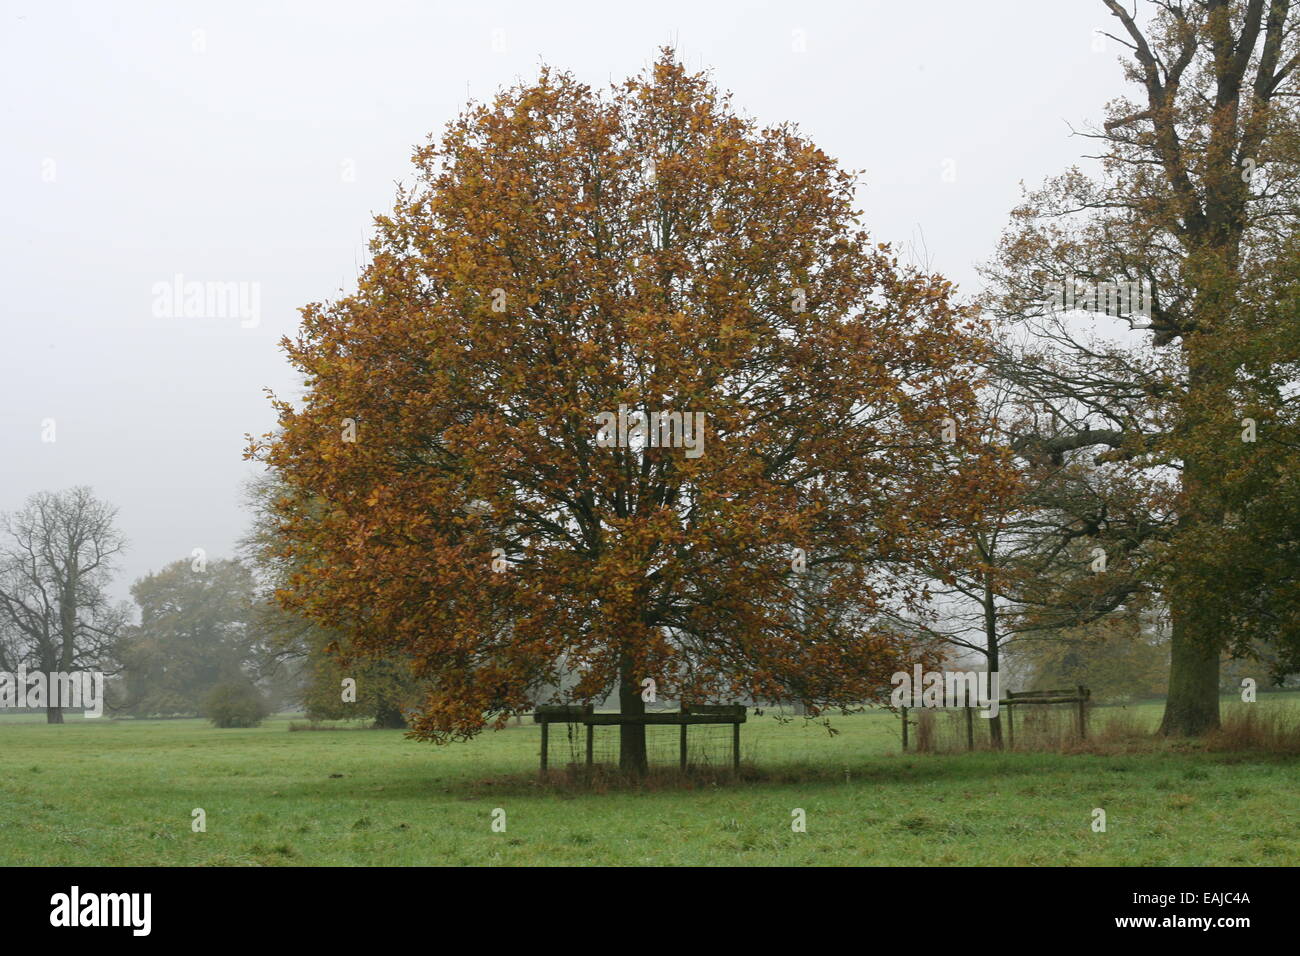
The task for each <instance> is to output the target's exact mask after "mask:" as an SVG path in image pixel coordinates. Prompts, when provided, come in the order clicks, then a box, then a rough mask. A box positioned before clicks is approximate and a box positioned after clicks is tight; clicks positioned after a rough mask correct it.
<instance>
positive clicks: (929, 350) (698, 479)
mask: <svg viewBox="0 0 1300 956" xmlns="http://www.w3.org/2000/svg"><path fill="white" fill-rule="evenodd" d="M414 162H415V167H416V175H415V182H414V185H412V186H410V187H408V188H403V189H402V190H401V191H400V192H399V195H398V199H397V203H396V208H395V209H394V210H393V212H392V214H391V215H388V216H384V217H379V218H378V219H377V224H378V232H379V235H378V239H377V240H376V241H375V243H374V244H373V245H372V253H373V262H372V263H371V264H370V265H369V266H368V268H367V269H366V270H365V272H364V274H363V276H362V277H361V280H360V284H359V288H358V290H357V292H356V293H355V294H354V295H351V296H348V297H346V298H343V299H341V300H340V301H338V302H335V303H332V304H320V305H312V306H309V307H307V308H305V309H304V310H303V322H302V328H301V332H300V334H299V335H298V337H297V338H296V339H294V340H292V341H286V342H285V348H286V350H287V352H288V355H289V357H290V359H291V360H292V362H293V364H294V365H295V366H296V367H297V368H298V369H299V370H301V372H302V374H303V375H304V376H305V379H306V383H307V390H306V395H305V398H304V400H303V401H302V402H301V403H297V404H293V403H289V402H283V401H281V402H278V403H277V405H278V410H279V428H278V430H277V431H276V432H275V433H273V434H271V435H268V436H265V438H264V439H263V440H262V441H260V442H255V443H254V447H253V453H254V454H256V455H258V456H260V457H262V458H263V459H264V460H265V461H266V462H267V463H268V464H269V465H270V466H271V467H272V468H274V469H275V470H276V472H277V473H278V475H279V477H280V479H281V480H282V481H283V482H285V483H286V485H287V487H288V488H289V493H287V494H285V495H283V496H282V497H280V498H279V499H278V507H279V511H280V527H281V533H282V536H283V548H284V554H285V555H286V556H287V560H290V561H292V562H295V563H296V564H297V565H298V570H297V571H296V573H295V574H294V576H293V579H292V581H291V582H290V583H289V584H288V585H287V586H286V587H285V588H283V589H282V590H281V597H282V599H283V601H284V602H285V603H286V605H287V606H289V607H290V608H291V609H293V610H294V611H295V612H296V613H300V614H305V615H307V616H309V617H311V618H313V619H315V620H318V621H320V622H322V623H323V624H325V625H327V626H330V627H336V628H339V629H341V630H344V631H346V632H347V633H348V634H350V635H352V636H353V641H354V643H355V644H356V645H358V646H359V647H363V648H364V647H370V648H371V649H373V650H377V651H379V652H383V653H389V654H391V655H392V656H393V657H394V658H398V657H404V658H409V659H410V660H412V661H414V667H415V671H416V674H417V676H418V677H419V678H421V679H425V680H428V681H429V682H430V685H431V686H432V687H433V690H432V691H431V692H430V693H429V694H428V696H427V699H426V700H425V701H424V703H423V706H422V708H421V712H420V713H419V714H418V715H417V717H416V719H415V721H414V722H413V725H412V733H413V734H414V735H415V736H418V737H423V738H430V739H435V740H439V741H442V740H449V739H456V738H465V737H469V736H471V735H473V734H475V733H477V732H478V731H479V730H480V729H482V728H483V727H484V726H485V725H487V723H489V722H490V721H495V723H496V725H498V726H500V725H502V724H504V722H505V720H506V719H507V717H508V716H509V715H511V714H513V713H518V712H521V711H524V710H527V709H531V708H532V706H533V705H534V704H535V702H536V695H537V693H538V691H539V689H540V688H544V687H549V688H552V690H553V694H554V695H559V694H561V693H562V694H563V698H564V699H567V700H576V701H586V700H600V699H603V698H604V696H605V695H606V694H607V693H611V692H617V694H618V698H619V702H620V706H621V709H622V711H623V712H624V713H629V714H638V713H641V712H643V710H644V703H643V701H642V697H641V692H642V682H643V680H644V679H646V678H651V679H653V680H655V681H656V684H657V693H658V695H659V696H660V697H663V698H668V699H680V700H684V701H697V702H701V701H709V700H719V699H721V700H731V699H736V698H742V697H749V698H754V699H768V700H772V699H776V700H780V699H792V698H793V699H796V700H799V701H801V702H804V703H805V704H806V705H807V706H808V707H810V708H812V709H814V710H818V709H824V708H828V707H837V706H849V705H853V704H856V703H858V702H861V701H863V700H866V699H869V698H872V697H875V696H877V695H878V694H879V693H880V692H881V690H882V688H887V687H888V685H889V676H890V674H891V673H892V672H894V671H895V670H897V669H900V668H902V667H907V666H910V664H911V662H912V661H914V660H917V659H918V657H917V655H918V654H919V653H920V651H919V650H918V649H917V648H916V647H914V646H912V645H911V644H909V643H908V642H907V640H906V639H905V638H903V637H901V636H900V635H898V634H896V633H892V632H890V631H889V630H887V629H884V628H879V627H877V626H876V621H877V619H878V612H879V611H880V610H881V609H882V608H884V607H885V606H886V605H888V604H898V603H906V602H918V601H921V600H923V599H924V593H923V591H924V588H923V585H922V584H919V583H916V582H917V578H916V575H915V574H914V572H915V570H916V569H917V568H920V567H925V568H934V567H943V566H944V564H945V562H946V561H948V560H950V559H951V557H952V555H953V554H955V553H958V552H959V550H960V549H959V548H957V547H956V545H955V542H954V541H953V539H952V537H951V535H950V531H951V529H952V528H953V527H954V526H956V525H958V524H960V523H961V522H962V521H963V519H965V520H969V519H970V516H971V513H972V512H973V511H977V510H978V509H979V508H980V507H981V503H982V502H983V501H985V500H986V499H987V497H988V496H990V495H995V494H997V493H998V490H999V487H1000V482H1001V480H1002V472H1001V470H1000V466H999V465H998V464H997V460H996V457H995V456H994V455H993V453H992V452H991V451H989V450H988V449H987V448H986V447H985V446H984V445H983V444H982V443H980V442H979V441H978V440H977V439H975V438H973V437H970V436H968V433H967V432H966V430H964V429H963V428H961V427H960V423H961V422H962V421H964V420H968V419H969V418H970V417H971V416H972V415H973V414H974V412H975V391H974V389H975V385H976V376H975V375H974V372H973V366H974V363H975V362H976V361H977V360H978V359H979V358H980V355H981V350H982V343H981V340H980V338H979V337H978V335H977V329H976V327H975V325H974V323H973V321H972V317H971V315H970V313H969V312H966V311H963V310H962V309H960V308H958V307H956V306H955V305H954V304H953V303H952V302H951V301H950V294H951V288H950V286H949V284H948V283H947V282H945V281H944V280H943V279H942V278H940V277H938V276H934V275H926V274H920V273H918V272H915V271H911V270H905V269H902V268H900V267H899V265H898V263H897V262H896V260H895V259H894V258H893V257H892V256H891V254H890V252H889V250H888V248H886V247H884V246H877V245H873V244H871V242H870V241H869V239H868V237H867V235H866V234H865V233H864V232H863V230H862V228H861V226H860V223H859V219H858V213H857V212H856V211H855V209H854V198H853V197H854V188H855V179H854V177H853V175H851V174H850V173H848V172H846V171H844V170H842V169H840V168H839V167H838V166H837V165H836V163H835V162H834V161H833V160H832V159H831V158H830V157H828V156H827V155H826V154H825V153H823V152H822V151H821V150H819V149H818V148H817V147H816V146H814V145H813V144H812V143H811V142H809V141H808V140H807V139H806V138H804V137H803V136H802V135H800V133H799V132H798V130H797V129H796V128H794V127H791V126H788V125H782V126H777V127H773V128H760V127H759V126H758V125H757V124H756V123H755V122H753V121H751V120H749V119H747V118H744V117H742V116H739V115H737V114H736V112H735V111H734V110H733V109H732V108H731V106H730V103H729V98H728V97H727V96H724V95H721V94H719V93H718V92H717V91H716V90H715V89H714V87H713V86H712V85H711V84H710V82H709V80H708V78H707V77H706V76H704V75H699V74H695V75H693V74H690V73H688V72H687V71H685V70H684V69H683V68H682V66H681V65H679V64H678V63H677V62H676V61H675V59H674V58H673V56H672V55H671V54H670V53H668V52H665V54H664V55H663V57H662V58H661V59H659V60H658V61H657V62H656V63H655V64H654V65H653V66H652V67H651V68H650V69H649V70H648V71H647V72H646V73H644V74H643V75H641V76H639V77H636V78H634V79H631V80H628V81H627V82H625V83H623V84H622V85H620V86H616V87H614V88H612V89H610V90H609V91H607V92H604V93H598V92H596V91H593V90H592V89H591V88H589V87H587V86H585V85H583V84H581V83H579V82H577V81H576V80H575V79H574V78H573V77H571V76H569V75H566V74H562V73H556V72H553V71H551V70H549V69H544V70H542V72H541V74H540V77H539V78H538V79H537V81H536V82H534V83H532V84H529V85H521V86H518V87H515V88H512V89H510V90H508V91H505V92H502V93H501V94H500V95H498V96H497V97H496V99H495V101H494V102H493V103H491V104H490V105H473V106H471V107H470V108H468V110H467V111H466V112H465V113H463V114H462V115H461V116H460V117H459V118H457V119H456V120H455V121H453V122H451V123H450V124H449V125H448V127H447V128H446V131H445V134H444V135H443V136H442V137H441V140H440V141H438V142H432V141H431V142H430V144H429V145H427V146H425V147H423V148H421V149H419V150H418V151H417V152H416V153H415V156H414ZM620 410H622V411H623V412H625V413H626V415H635V413H650V412H660V411H663V412H674V413H680V414H681V415H682V416H683V417H684V419H685V428H686V432H685V433H683V432H682V431H681V430H674V429H675V428H676V426H675V425H667V426H663V431H661V432H656V433H655V437H662V438H664V440H663V441H662V442H659V441H650V440H647V439H646V437H645V435H644V434H642V432H643V431H644V429H638V428H636V427H635V419H633V421H632V422H631V423H629V424H630V427H629V428H628V429H627V430H626V432H623V431H622V430H620V429H619V428H617V427H615V428H612V429H610V428H607V427H605V426H608V425H609V423H610V422H611V420H612V418H611V416H612V417H614V418H616V417H617V416H618V414H619V412H620ZM945 421H948V422H949V424H952V423H955V424H956V427H955V428H947V429H945ZM643 424H644V423H643ZM661 424H662V423H661ZM602 428H604V430H602ZM946 442H948V443H956V444H957V445H959V446H967V447H966V448H965V453H964V454H962V455H960V456H956V458H957V459H959V460H960V465H959V466H954V465H953V464H952V462H953V461H954V456H953V455H951V454H950V452H951V451H952V449H951V448H950V447H947V446H946V444H945V443H946ZM303 502H310V503H311V504H310V506H306V505H304V504H302V503H303ZM814 572H815V573H816V574H817V587H816V588H808V587H804V586H802V582H804V580H805V578H804V577H803V575H807V574H809V573H814ZM810 594H811V595H815V599H804V597H806V596H807V595H810ZM801 596H803V597H801ZM556 688H563V691H559V690H555V689H556ZM621 763H622V764H623V766H625V767H627V768H630V769H634V770H635V769H639V768H642V767H644V764H645V737H644V728H643V727H627V728H624V729H623V730H622V736H621Z"/></svg>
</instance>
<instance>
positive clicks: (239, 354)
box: [0, 0, 1121, 597]
mask: <svg viewBox="0 0 1300 956" xmlns="http://www.w3.org/2000/svg"><path fill="white" fill-rule="evenodd" d="M0 9H2V10H3V15H2V16H0V78H2V79H0V83H2V86H0V88H2V89H3V97H2V103H0V108H2V110H3V112H2V113H0V117H2V118H0V202H2V208H3V219H4V228H3V230H2V231H0V279H2V280H3V289H2V291H0V302H3V306H2V307H3V338H2V339H0V342H2V344H0V449H2V451H0V510H5V511H9V510H13V509H15V508H18V507H20V506H21V505H22V503H23V499H24V498H25V497H26V496H27V495H29V494H31V493H33V492H36V491H38V490H42V489H50V490H54V489H60V488H65V487H68V486H71V485H75V484H88V485H90V486H92V487H93V488H94V490H95V492H96V494H97V495H98V496H99V497H101V498H105V499H107V500H108V501H110V502H112V503H114V504H115V505H117V506H118V507H119V509H120V513H119V521H118V523H119V527H120V528H121V530H122V531H123V532H124V533H125V534H126V536H127V538H128V539H129V542H130V548H129V551H128V552H127V554H126V555H125V557H124V558H123V560H122V561H121V562H120V569H121V570H120V572H119V575H118V578H117V581H116V583H115V586H114V589H113V590H114V594H115V596H119V597H125V596H127V591H128V588H129V585H130V583H131V582H132V581H133V580H135V579H136V578H138V577H140V576H142V575H143V574H145V573H147V572H149V571H151V570H156V569H158V568H160V567H161V566H162V565H164V564H166V563H167V562H169V561H172V560H175V559H177V558H181V557H188V556H189V555H190V553H191V551H192V550H193V549H194V548H200V547H201V548H204V549H205V550H206V552H207V556H208V559H209V560H212V559H215V558H219V557H225V556H229V555H230V554H231V552H232V549H233V546H234V543H235V541H236V539H237V538H238V537H239V536H240V535H241V534H242V533H243V532H244V530H245V528H246V527H247V524H248V517H247V514H246V513H245V511H244V509H243V504H242V495H241V485H242V483H243V482H244V480H245V479H246V478H248V477H250V476H252V475H253V474H255V473H256V471H257V470H258V466H256V465H253V464H252V463H249V462H245V461H243V460H242V450H243V448H244V445H245V438H244V435H245V433H248V432H253V433H261V432H264V431H267V430H268V429H270V428H271V427H272V426H273V424H274V417H273V415H272V411H271V407H270V405H269V403H268V401H267V399H266V397H265V395H264V393H263V389H265V388H268V387H269V388H271V389H273V390H274V391H276V392H277V393H278V394H280V395H281V396H282V397H296V396H297V394H298V389H297V383H296V380H295V378H294V376H293V375H292V374H291V373H290V370H289V368H288V366H287V365H286V363H285V362H284V361H283V358H282V356H281V353H280V351H279V349H278V346H277V342H278V340H279V338H280V337H281V336H282V335H285V334H291V333H293V331H294V330H295V329H296V326H297V321H298V314H297V309H298V307H300V306H302V305H304V304H306V303H308V302H312V301H318V300H323V299H329V298H334V297H336V295H337V294H338V292H339V291H340V290H341V289H346V290H350V289H351V288H353V287H354V285H355V281H356V276H357V273H358V271H359V268H360V266H361V264H362V263H363V261H364V260H365V255H366V254H365V247H364V237H365V230H366V227H367V226H368V223H369V217H370V215H371V213H372V212H382V211H385V210H387V209H388V207H389V206H390V205H391V202H392V199H393V196H394V192H395V188H394V183H395V182H396V181H398V180H402V179H405V178H406V177H407V176H408V171H409V169H410V162H409V160H410V154H411V152H412V149H413V147H414V146H415V145H416V144H418V143H421V142H423V141H424V140H425V138H426V137H427V136H428V134H429V133H431V132H440V131H441V128H442V126H443V124H444V123H445V122H446V121H448V120H449V119H451V118H453V117H454V116H455V115H456V113H457V112H458V111H459V110H460V109H461V108H462V107H463V106H464V104H465V102H466V101H467V99H468V98H474V99H486V98H490V97H491V96H492V94H493V93H494V92H495V91H496V90H497V89H498V88H500V87H501V86H504V85H509V84H511V83H514V82H515V81H517V80H529V79H531V78H533V77H535V76H536V73H537V70H538V67H539V66H540V64H541V63H542V62H546V63H548V64H550V65H552V66H554V67H556V68H558V69H562V70H568V71H571V72H573V73H574V74H575V75H576V76H577V77H578V79H580V80H582V81H584V82H587V83H589V84H591V85H593V86H600V85H606V84H608V83H609V82H610V81H611V80H612V81H614V82H618V81H621V80H622V79H624V78H625V77H627V76H629V75H631V74H634V73H637V72H640V70H641V69H643V68H644V67H645V66H647V65H648V64H649V63H650V62H651V61H652V60H653V59H654V58H655V57H656V54H657V51H658V48H659V47H661V46H663V45H671V46H673V47H675V48H676V49H677V51H678V55H679V57H680V58H681V59H682V60H683V62H685V63H686V64H687V65H688V66H689V67H691V68H693V69H698V68H702V67H709V68H712V70H713V76H714V80H715V82H716V83H717V85H718V86H719V87H720V88H721V89H723V90H731V91H732V92H733V93H734V100H733V102H734V103H735V105H736V107H737V108H738V109H739V110H740V111H742V112H744V113H748V114H749V115H751V116H753V117H755V118H756V119H757V120H758V121H759V122H760V123H765V124H766V123H779V122H781V121H784V120H793V121H797V122H798V123H799V124H800V126H801V128H802V130H803V132H804V133H805V134H806V135H808V136H810V137H811V138H812V139H813V140H814V141H815V142H816V143H817V144H818V145H819V146H821V147H822V148H823V149H824V150H826V152H828V153H829V154H830V155H832V156H834V157H835V158H837V159H838V160H839V161H840V162H841V164H842V165H844V166H845V167H848V168H853V169H859V170H863V171H864V176H863V179H864V183H863V188H862V189H861V192H860V207H861V208H862V209H863V210H864V213H865V215H864V222H865V225H866V227H867V228H868V230H869V231H870V232H871V234H872V236H873V237H874V238H875V239H876V240H878V241H890V242H893V243H895V244H896V245H897V246H899V247H900V252H901V253H902V255H903V258H904V259H905V260H906V259H911V260H920V261H928V262H929V264H930V265H931V266H932V267H933V268H935V269H937V270H939V271H941V272H943V273H945V274H946V275H947V276H948V277H949V278H950V279H952V280H954V281H956V282H957V283H958V284H959V286H960V287H961V289H962V290H964V291H965V292H967V293H973V292H974V291H975V279H976V276H975V271H974V265H975V263H977V262H978V261H980V260H982V259H985V258H987V257H989V256H990V255H991V253H992V250H993V247H994V244H995V242H996V240H997V237H998V235H999V233H1000V231H1001V229H1002V227H1003V226H1004V224H1005V223H1006V222H1007V219H1008V214H1009V212H1010V210H1011V208H1012V206H1013V205H1014V204H1015V203H1016V201H1017V198H1018V196H1019V185H1018V184H1019V183H1020V181H1022V180H1023V181H1024V182H1025V183H1026V184H1028V185H1036V184H1037V183H1038V182H1039V181H1040V180H1041V179H1042V178H1043V177H1045V176H1048V175H1054V174H1056V173H1058V172H1060V171H1062V170H1063V169H1064V168H1066V167H1067V166H1069V165H1070V164H1072V163H1074V162H1080V160H1079V159H1078V157H1079V156H1080V155H1081V154H1083V153H1086V152H1088V151H1089V150H1088V142H1087V141H1086V140H1083V139H1080V138H1073V139H1071V138H1070V137H1069V135H1068V133H1069V126H1068V125H1067V124H1073V125H1074V126H1075V128H1083V127H1084V126H1085V125H1086V124H1088V123H1089V122H1095V121H1097V120H1098V118H1099V115H1100V105H1101V104H1102V103H1104V102H1105V101H1106V100H1108V99H1110V98H1111V97H1112V96H1114V95H1116V94H1117V93H1118V92H1119V91H1120V88H1121V74H1120V68H1119V66H1118V64H1117V62H1116V60H1117V57H1118V55H1119V53H1120V49H1119V48H1118V45H1117V44H1116V43H1115V42H1114V41H1111V40H1106V41H1104V43H1103V42H1099V41H1098V39H1097V37H1096V33H1095V31H1097V30H1099V29H1106V30H1111V29H1112V28H1111V27H1110V25H1109V24H1108V23H1107V22H1106V21H1108V20H1111V18H1110V17H1108V16H1106V15H1105V11H1104V9H1103V8H1102V6H1101V4H1100V3H1098V2H1096V0H1068V2H1056V3H1050V4H1049V3H1042V2H1032V0H1024V2H1016V0H1002V2H981V3H971V2H967V0H944V2H941V0H927V2H923V3H909V4H897V3H838V4H836V3H809V2H799V3H744V4H742V3H736V4H703V3H699V2H690V3H669V2H656V3H644V4H637V5H635V6H633V7H630V8H624V7H615V6H614V5H612V4H610V3H607V2H606V3H599V2H594V3H567V4H566V3H547V4H536V3H490V2H489V3H481V4H478V3H476V4H469V3H397V2H387V3H385V2H368V3H365V4H357V3H310V4H308V3H301V4H297V3H293V4H291V3H245V2H222V3H212V4H200V3H195V4H162V3H156V4H155V3H122V4H114V5H112V8H110V7H109V5H102V4H97V3H92V2H89V0H83V2H81V3H71V4H66V5H64V6H63V7H62V8H61V9H51V8H50V7H49V6H48V5H46V4H38V3H34V2H32V3H28V2H4V3H0ZM1043 37H1050V38H1052V39H1051V41H1050V42H1044V41H1043ZM920 38H924V40H921V39H920ZM945 174H946V175H945ZM949 180H950V181H949ZM177 274H180V275H182V276H183V277H184V281H186V282H190V281H199V282H239V283H248V284H255V286H256V289H257V291H258V293H259V297H260V301H259V302H258V305H259V315H258V316H257V320H258V321H257V323H256V325H252V324H251V323H250V322H241V319H240V318H239V317H237V316H230V317H226V318H219V317H205V318H184V317H178V316H172V317H157V316H156V315H155V314H154V305H155V296H154V292H153V289H154V286H155V284H157V283H169V284H170V283H172V282H173V281H174V279H175V276H176V275H177ZM48 420H53V424H54V437H55V440H54V441H53V442H50V441H43V440H42V437H43V432H44V433H46V437H48V428H47V427H46V424H43V423H47V422H48Z"/></svg>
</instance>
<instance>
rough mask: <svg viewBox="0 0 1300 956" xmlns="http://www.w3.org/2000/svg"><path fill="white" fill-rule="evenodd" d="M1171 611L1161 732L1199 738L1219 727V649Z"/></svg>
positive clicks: (1167, 734)
mask: <svg viewBox="0 0 1300 956" xmlns="http://www.w3.org/2000/svg"><path fill="white" fill-rule="evenodd" d="M1179 618H1180V615H1179V614H1178V612H1177V611H1175V612H1174V614H1173V625H1174V631H1173V638H1172V640H1171V641H1170V661H1169V696H1168V698H1167V699H1166V700H1165V716H1164V720H1163V721H1161V723H1160V733H1162V734H1164V735H1165V736H1166V737H1199V736H1200V735H1201V734H1204V733H1207V732H1209V731H1211V730H1217V729H1218V727H1219V650H1218V644H1217V642H1216V641H1214V640H1212V639H1211V635H1202V634H1197V633H1196V632H1195V631H1194V630H1193V629H1192V628H1191V627H1190V626H1189V624H1188V622H1187V621H1186V620H1180V619H1179Z"/></svg>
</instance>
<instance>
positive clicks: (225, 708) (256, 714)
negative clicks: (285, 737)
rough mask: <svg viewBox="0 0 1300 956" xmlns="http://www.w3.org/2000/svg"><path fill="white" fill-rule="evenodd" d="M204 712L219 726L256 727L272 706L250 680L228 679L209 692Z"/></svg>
mask: <svg viewBox="0 0 1300 956" xmlns="http://www.w3.org/2000/svg"><path fill="white" fill-rule="evenodd" d="M203 713H204V715H205V716H206V717H207V718H208V719H209V720H210V721H212V722H213V723H214V724H216V725H217V726H218V727H256V726H257V725H258V724H260V723H261V722H262V720H263V718H265V717H266V716H267V715H268V714H269V713H270V708H268V707H267V705H266V700H265V699H264V698H263V697H262V695H261V694H260V693H259V692H258V690H257V688H256V687H254V686H253V685H252V684H251V683H249V682H248V681H228V682H226V683H224V684H218V685H217V686H216V687H214V688H212V690H211V691H209V692H208V696H207V698H206V699H205V700H204V704H203Z"/></svg>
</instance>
